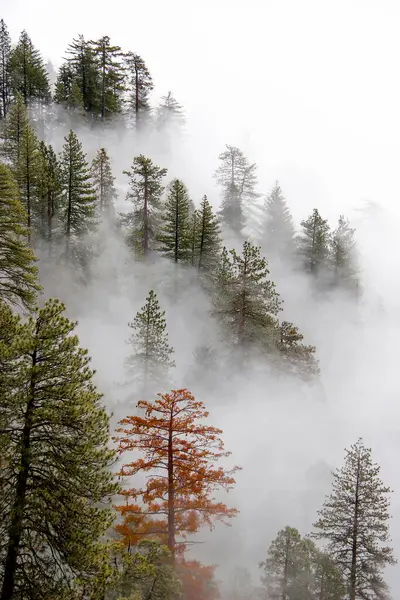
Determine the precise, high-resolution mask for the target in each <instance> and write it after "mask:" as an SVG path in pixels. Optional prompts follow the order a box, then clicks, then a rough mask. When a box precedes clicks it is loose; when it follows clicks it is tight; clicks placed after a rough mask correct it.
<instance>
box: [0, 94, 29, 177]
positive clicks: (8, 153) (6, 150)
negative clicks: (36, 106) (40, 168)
mask: <svg viewBox="0 0 400 600" xmlns="http://www.w3.org/2000/svg"><path fill="white" fill-rule="evenodd" d="M28 124H29V119H28V113H27V110H26V106H25V105H24V101H23V99H22V96H21V95H20V94H18V93H17V94H16V96H15V102H14V103H13V104H12V105H11V107H10V109H9V111H8V113H7V118H6V119H5V124H4V128H3V131H2V138H3V143H2V148H1V153H2V155H3V156H4V157H5V158H6V159H7V161H8V163H9V164H10V166H11V168H12V169H13V170H14V173H15V171H16V169H17V166H18V163H19V156H20V152H21V144H22V135H23V132H24V130H25V128H26V127H27V126H28Z"/></svg>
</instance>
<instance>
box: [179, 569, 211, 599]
mask: <svg viewBox="0 0 400 600" xmlns="http://www.w3.org/2000/svg"><path fill="white" fill-rule="evenodd" d="M177 573H178V575H179V578H180V580H181V582H182V597H183V598H184V599H185V600H218V598H220V593H219V589H218V585H217V582H216V581H215V576H214V574H215V566H214V565H202V564H201V563H200V562H198V561H197V560H190V561H185V560H183V561H180V562H179V564H178V565H177Z"/></svg>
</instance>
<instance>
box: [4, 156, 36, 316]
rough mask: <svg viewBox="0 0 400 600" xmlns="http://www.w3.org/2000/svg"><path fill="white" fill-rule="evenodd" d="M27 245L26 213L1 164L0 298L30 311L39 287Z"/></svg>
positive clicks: (7, 170)
mask: <svg viewBox="0 0 400 600" xmlns="http://www.w3.org/2000/svg"><path fill="white" fill-rule="evenodd" d="M35 261H36V258H35V256H34V254H33V252H32V250H31V248H30V247H29V246H28V245H27V230H26V213H25V211H24V209H23V207H22V204H21V202H20V200H19V195H18V187H17V184H16V182H15V180H14V179H13V177H12V174H11V171H10V170H9V169H8V168H7V167H6V166H5V165H3V164H1V163H0V298H1V299H2V300H4V301H6V302H8V303H11V304H14V305H19V306H22V307H23V308H26V309H30V308H31V307H32V305H33V304H34V303H35V301H36V295H37V292H38V291H39V289H40V286H39V284H38V281H37V269H36V267H35Z"/></svg>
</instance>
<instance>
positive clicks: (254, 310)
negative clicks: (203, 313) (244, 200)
mask: <svg viewBox="0 0 400 600" xmlns="http://www.w3.org/2000/svg"><path fill="white" fill-rule="evenodd" d="M268 275H269V270H268V267H267V262H266V260H265V259H264V258H262V257H261V254H260V249H259V248H258V247H256V246H253V245H252V244H251V243H250V242H244V244H243V252H242V255H241V256H240V255H238V254H237V252H236V251H235V250H230V252H229V254H228V252H227V251H226V249H225V248H224V250H223V253H222V257H221V261H220V265H219V268H218V270H217V274H216V284H217V289H216V297H215V302H214V314H215V315H216V316H218V317H219V319H220V320H221V322H222V323H223V325H224V326H225V330H226V332H227V333H228V335H230V336H231V337H232V341H233V342H234V344H239V345H240V346H242V347H243V348H244V347H246V346H248V345H249V344H259V345H261V346H262V347H265V348H268V349H271V348H272V347H273V346H274V338H275V331H276V327H277V323H278V322H277V315H278V313H279V311H280V310H281V308H280V304H281V301H280V299H279V294H278V293H277V292H276V290H275V284H274V282H272V281H271V280H269V279H268Z"/></svg>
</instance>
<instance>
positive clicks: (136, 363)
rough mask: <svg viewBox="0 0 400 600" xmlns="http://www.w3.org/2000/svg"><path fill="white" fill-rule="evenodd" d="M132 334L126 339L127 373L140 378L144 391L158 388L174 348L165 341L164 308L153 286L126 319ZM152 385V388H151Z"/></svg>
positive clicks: (170, 364) (163, 381) (165, 377)
mask: <svg viewBox="0 0 400 600" xmlns="http://www.w3.org/2000/svg"><path fill="white" fill-rule="evenodd" d="M129 327H130V328H131V329H132V335H131V337H130V338H129V343H130V344H131V346H132V350H133V352H132V354H130V356H129V357H128V359H127V366H128V368H129V373H130V374H131V375H132V376H133V377H135V378H138V379H140V380H141V385H140V387H141V388H142V389H143V393H145V394H147V393H148V392H149V389H150V387H151V389H153V388H154V389H157V387H158V385H162V384H165V382H166V379H167V376H168V372H169V369H170V368H173V367H174V366H175V363H174V361H173V360H172V355H173V354H174V352H175V351H174V349H173V348H172V347H171V346H170V345H169V343H168V333H167V324H166V321H165V311H162V310H161V308H160V304H159V302H158V299H157V295H156V293H155V292H154V290H150V292H149V295H148V296H147V298H146V304H145V305H144V306H143V307H142V309H141V310H140V311H139V312H138V313H137V314H136V317H135V318H134V320H133V321H132V322H131V323H129ZM154 389H153V391H154Z"/></svg>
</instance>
